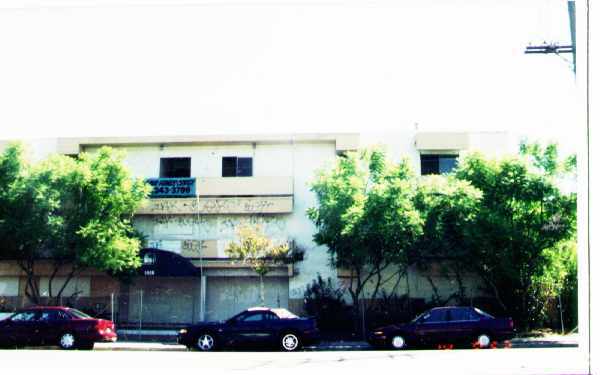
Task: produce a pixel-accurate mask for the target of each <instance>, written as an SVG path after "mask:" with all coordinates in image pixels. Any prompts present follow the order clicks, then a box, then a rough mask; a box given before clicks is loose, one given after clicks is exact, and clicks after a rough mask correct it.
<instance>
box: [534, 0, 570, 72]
mask: <svg viewBox="0 0 600 375" xmlns="http://www.w3.org/2000/svg"><path fill="white" fill-rule="evenodd" d="M567 9H568V11H569V28H570V30H571V44H570V45H568V44H564V45H561V44H558V43H546V42H544V43H542V44H539V45H534V46H527V47H526V48H525V53H526V54H550V53H553V54H556V55H560V54H562V53H570V54H571V56H572V59H573V73H577V65H576V60H575V57H576V51H577V49H576V42H575V0H569V1H567Z"/></svg>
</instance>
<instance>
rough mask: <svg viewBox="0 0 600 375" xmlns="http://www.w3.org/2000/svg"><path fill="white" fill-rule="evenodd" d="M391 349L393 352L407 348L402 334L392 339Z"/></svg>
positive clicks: (393, 336)
mask: <svg viewBox="0 0 600 375" xmlns="http://www.w3.org/2000/svg"><path fill="white" fill-rule="evenodd" d="M390 347H391V348H392V349H393V350H400V349H405V348H406V339H405V338H404V336H403V335H401V334H394V335H392V338H391V339H390Z"/></svg>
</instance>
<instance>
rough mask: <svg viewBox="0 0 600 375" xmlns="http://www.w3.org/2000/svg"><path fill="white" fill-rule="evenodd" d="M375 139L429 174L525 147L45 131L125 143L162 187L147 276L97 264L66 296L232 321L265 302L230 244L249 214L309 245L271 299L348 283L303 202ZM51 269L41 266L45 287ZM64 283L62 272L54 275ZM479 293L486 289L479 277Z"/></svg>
mask: <svg viewBox="0 0 600 375" xmlns="http://www.w3.org/2000/svg"><path fill="white" fill-rule="evenodd" d="M374 143H380V144H383V145H384V146H386V147H387V149H388V152H389V154H390V156H391V157H392V158H393V159H398V158H399V157H402V156H408V157H410V158H412V159H413V160H414V164H415V170H416V171H417V172H419V173H421V174H424V175H425V174H432V173H434V174H435V173H445V172H449V171H451V170H452V168H454V166H455V165H456V160H457V157H458V155H459V153H460V152H463V151H465V150H473V149H480V150H482V151H483V152H487V153H493V154H502V153H506V152H513V151H515V150H516V144H515V142H512V139H511V138H510V137H509V136H508V135H507V134H506V133H423V132H421V133H418V132H416V131H413V132H406V133H394V134H385V135H384V134H382V135H359V134H357V133H346V134H292V135H284V134H278V135H248V136H231V135H229V136H176V137H117V138H59V139H55V140H44V141H43V142H41V143H38V144H39V145H43V150H45V151H43V152H42V151H39V148H40V147H42V146H39V147H38V153H37V154H36V155H35V157H36V158H42V157H43V156H44V155H45V154H47V153H49V152H58V153H62V154H66V155H76V154H78V153H80V152H91V153H93V152H95V151H96V150H98V149H99V148H100V147H102V146H111V147H114V148H118V149H122V150H124V151H125V153H126V157H125V164H126V165H127V166H128V168H129V169H130V171H131V172H132V174H133V175H134V176H136V177H141V178H144V179H146V180H147V181H148V182H149V183H150V184H151V185H152V186H153V189H154V190H153V192H152V195H151V197H150V199H149V200H148V201H147V204H145V205H144V206H143V207H142V208H141V209H140V210H139V211H138V212H137V214H136V217H135V222H134V225H135V226H136V228H137V229H139V230H140V231H141V232H142V233H143V234H144V235H145V236H146V244H145V249H144V250H143V251H142V254H141V255H142V261H143V264H144V265H143V267H142V270H141V271H140V273H139V276H138V277H136V278H135V279H134V280H133V282H132V283H119V282H118V281H116V280H114V279H112V278H110V277H109V276H107V275H104V274H101V273H99V272H96V271H93V270H89V271H87V272H86V273H83V274H81V275H80V276H79V277H77V278H76V279H75V280H74V281H72V282H71V283H70V284H69V287H68V290H67V292H66V293H65V295H66V296H69V295H73V296H75V297H74V298H75V299H77V300H79V301H87V303H88V304H91V305H94V304H96V305H98V306H96V307H97V308H98V309H99V310H102V308H101V305H102V306H105V305H107V304H110V309H111V314H112V315H113V316H114V317H115V319H117V321H118V322H119V323H121V324H122V325H127V324H129V325H138V324H143V325H144V326H153V325H154V326H157V325H165V324H182V323H188V322H192V321H197V320H212V319H223V318H226V317H228V316H231V315H233V314H234V313H236V312H238V311H239V310H241V309H244V308H246V307H249V306H252V305H256V304H258V303H259V282H258V277H257V275H256V274H255V273H254V271H253V270H252V269H250V268H249V267H248V266H246V265H243V264H240V263H239V262H233V261H232V260H231V259H229V258H227V255H226V253H225V248H226V246H227V244H228V243H229V242H230V241H232V240H234V239H235V236H236V228H237V227H238V226H239V225H240V224H244V223H251V224H259V225H260V226H261V227H262V228H263V229H264V232H265V233H266V234H267V235H268V236H269V237H270V238H272V239H274V240H276V241H279V242H283V241H285V242H288V243H289V244H290V246H291V247H292V248H294V249H296V250H298V249H300V250H301V251H302V253H303V256H302V259H299V260H298V261H296V262H294V263H292V264H288V265H282V266H279V267H274V268H273V269H272V270H271V271H270V272H269V273H268V274H267V276H266V278H265V292H266V302H267V304H268V305H271V306H281V307H286V308H290V309H291V310H295V311H301V310H302V304H303V296H304V291H305V289H306V285H307V284H309V283H310V282H311V281H312V280H313V279H315V278H316V277H317V274H320V275H321V276H323V277H325V278H327V277H331V278H333V279H334V280H338V281H340V282H341V283H344V282H345V281H347V278H348V276H349V275H347V273H345V272H344V271H343V270H336V269H333V268H332V267H331V266H330V265H329V256H328V253H327V249H326V248H325V247H323V246H317V245H316V244H315V243H314V242H313V234H314V231H315V227H314V225H313V224H312V222H311V221H310V220H309V219H308V218H307V216H306V210H307V209H308V208H309V207H311V206H314V205H315V204H316V200H315V197H314V194H313V193H312V192H311V191H310V187H309V183H310V181H311V180H312V178H313V177H314V175H315V172H316V170H317V169H319V168H322V167H324V166H326V165H327V164H328V163H329V164H332V163H333V162H334V161H335V158H336V156H337V155H340V154H342V153H344V152H347V151H352V150H356V149H358V148H359V147H363V146H367V145H370V144H374ZM32 148H34V149H35V148H36V143H34V142H32ZM42 268H43V267H42ZM46 273H47V272H46V270H43V269H40V272H39V275H40V277H41V280H40V281H41V282H40V286H41V288H42V293H43V292H44V288H45V287H46V286H45V285H47V277H48V276H49V275H47V274H46ZM430 276H431V275H430ZM433 277H436V275H433ZM440 277H441V276H440ZM61 281H62V279H61V278H60V277H58V278H57V283H60V282H61ZM409 281H410V285H411V286H412V293H413V295H415V296H421V297H423V298H429V297H431V287H430V286H429V284H428V283H426V282H424V281H423V278H422V276H421V275H419V274H418V272H417V271H416V270H413V271H412V272H410V273H409V275H408V276H407V282H409ZM446 284H448V283H446ZM446 284H444V283H443V282H442V283H441V284H440V285H441V286H442V287H441V290H440V292H441V293H447V294H450V293H451V292H452V291H453V286H452V285H446ZM23 291H24V279H23V275H22V274H21V272H20V271H19V270H18V267H16V265H15V264H11V262H1V263H0V296H5V297H6V298H9V299H11V300H13V301H20V303H21V304H23V303H26V301H25V300H24V298H23V297H22V296H23ZM471 292H472V293H476V292H477V291H476V287H475V286H473V288H472V290H471Z"/></svg>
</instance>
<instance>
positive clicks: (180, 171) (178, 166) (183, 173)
mask: <svg viewBox="0 0 600 375" xmlns="http://www.w3.org/2000/svg"><path fill="white" fill-rule="evenodd" d="M191 169H192V158H160V177H161V178H178V177H190V176H191Z"/></svg>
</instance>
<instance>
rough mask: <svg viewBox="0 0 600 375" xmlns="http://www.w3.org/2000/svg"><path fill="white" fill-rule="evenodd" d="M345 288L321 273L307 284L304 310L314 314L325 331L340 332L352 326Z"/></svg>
mask: <svg viewBox="0 0 600 375" xmlns="http://www.w3.org/2000/svg"><path fill="white" fill-rule="evenodd" d="M344 293H345V291H344V289H342V288H339V287H335V286H334V285H333V282H332V281H331V278H327V281H325V280H324V279H323V278H322V277H321V275H317V279H316V280H313V281H312V283H310V284H308V285H307V286H306V291H305V292H304V310H306V312H307V313H308V314H309V315H311V316H314V317H315V318H316V320H317V325H318V327H319V329H320V330H321V331H323V332H340V331H344V330H348V329H349V328H351V327H352V318H351V314H350V312H349V308H348V307H347V306H346V303H345V302H344Z"/></svg>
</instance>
